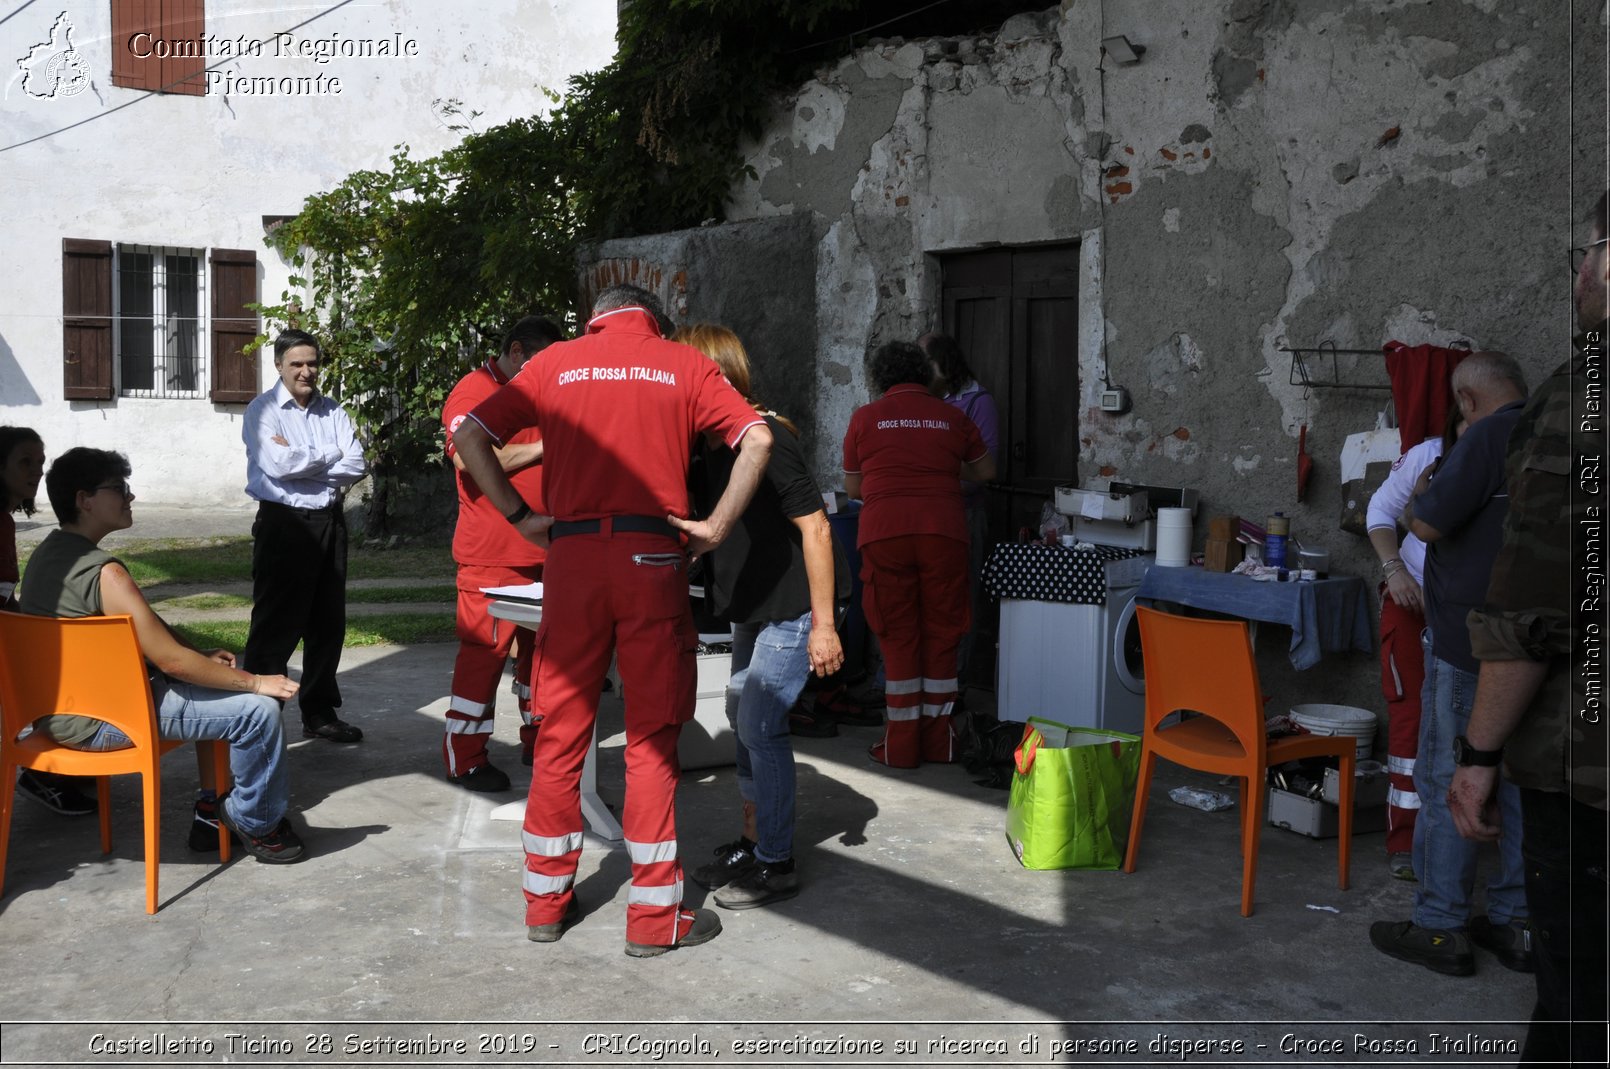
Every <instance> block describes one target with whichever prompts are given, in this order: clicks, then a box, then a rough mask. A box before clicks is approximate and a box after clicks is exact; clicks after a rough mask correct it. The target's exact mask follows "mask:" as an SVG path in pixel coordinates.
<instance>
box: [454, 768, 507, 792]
mask: <svg viewBox="0 0 1610 1069" xmlns="http://www.w3.org/2000/svg"><path fill="white" fill-rule="evenodd" d="M447 782H449V783H451V784H453V785H455V786H458V787H463V788H464V789H465V790H466V791H475V792H476V793H477V794H492V793H495V792H497V791H506V790H508V789H509V777H508V774H507V773H505V772H503V771H502V770H500V769H498V768H497V767H495V766H493V765H492V764H490V763H489V764H484V765H476V766H475V767H474V768H472V769H470V770H469V771H468V772H466V773H464V774H463V775H462V776H448V777H447Z"/></svg>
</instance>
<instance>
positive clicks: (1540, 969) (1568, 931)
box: [1521, 790, 1607, 1065]
mask: <svg viewBox="0 0 1610 1069" xmlns="http://www.w3.org/2000/svg"><path fill="white" fill-rule="evenodd" d="M1521 828H1522V834H1521V853H1522V855H1523V856H1524V857H1525V859H1526V904H1527V907H1528V908H1529V909H1530V910H1531V915H1532V932H1533V939H1534V943H1533V953H1534V954H1535V955H1536V959H1537V1006H1536V1008H1535V1009H1534V1010H1533V1011H1532V1025H1531V1028H1529V1029H1528V1030H1527V1032H1526V1047H1525V1049H1524V1050H1523V1051H1522V1052H1521V1062H1522V1063H1523V1064H1526V1063H1533V1062H1569V1063H1570V1064H1573V1065H1575V1064H1582V1065H1603V1064H1604V1061H1605V1017H1606V1003H1605V1000H1606V990H1605V983H1606V981H1605V938H1606V933H1605V924H1606V919H1605V911H1606V907H1607V895H1606V883H1605V829H1606V825H1605V811H1604V810H1602V809H1595V808H1593V807H1592V806H1589V805H1584V804H1582V803H1581V802H1578V801H1576V800H1574V799H1573V798H1571V796H1570V795H1567V794H1556V793H1553V792H1550V791H1534V790H1522V791H1521Z"/></svg>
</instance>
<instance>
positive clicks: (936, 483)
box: [844, 342, 995, 768]
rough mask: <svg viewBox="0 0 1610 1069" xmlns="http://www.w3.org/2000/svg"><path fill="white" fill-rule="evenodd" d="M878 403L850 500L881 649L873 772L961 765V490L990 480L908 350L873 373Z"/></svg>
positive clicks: (964, 595)
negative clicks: (882, 712) (880, 767)
mask: <svg viewBox="0 0 1610 1069" xmlns="http://www.w3.org/2000/svg"><path fill="white" fill-rule="evenodd" d="M867 373H868V376H869V378H870V379H871V385H872V388H873V389H874V390H876V391H877V392H878V393H879V394H880V395H881V396H880V397H879V398H878V399H877V400H876V401H873V402H872V403H871V404H867V405H863V406H862V407H860V408H858V409H856V410H855V413H854V414H853V415H851V416H850V427H849V430H848V431H847V432H846V433H845V435H844V489H845V490H846V491H847V492H848V493H849V495H850V496H851V497H858V498H861V499H862V500H863V501H864V502H865V504H864V505H863V507H862V509H861V522H860V532H859V535H858V540H857V541H858V545H859V547H860V550H861V580H862V582H863V583H865V591H864V594H863V602H862V607H863V608H864V610H865V612H866V618H867V624H868V626H870V627H871V628H872V631H873V633H874V634H876V635H877V636H878V642H879V644H880V645H881V647H882V649H883V666H884V676H885V683H884V696H885V700H886V702H887V708H888V714H887V721H886V723H885V725H884V734H883V740H882V741H881V742H878V743H877V744H876V745H874V746H873V747H872V750H871V757H872V759H873V760H874V761H878V762H880V763H882V764H886V765H891V766H893V767H896V768H916V767H917V765H919V764H920V763H921V762H923V761H953V760H955V744H954V743H955V736H954V733H953V731H952V727H951V709H952V707H953V706H954V704H955V701H956V694H957V687H956V647H957V645H958V644H959V643H960V642H961V638H962V636H963V635H965V634H966V633H967V627H968V623H969V620H970V618H971V615H972V614H971V612H970V611H969V606H968V591H967V521H966V517H965V512H964V509H963V507H962V491H961V480H963V479H969V480H971V481H973V482H987V481H989V480H990V479H992V478H994V477H995V458H994V457H993V456H992V455H991V454H990V451H989V449H988V448H986V447H985V445H984V439H983V437H982V436H981V435H980V434H979V432H978V427H977V426H976V425H975V424H974V423H973V421H972V420H970V419H968V418H967V417H966V415H964V414H963V413H961V412H960V411H958V410H957V409H955V408H954V407H952V406H950V405H948V404H946V403H945V402H944V401H941V400H940V399H939V398H937V397H935V396H933V395H932V394H931V393H929V392H928V384H929V383H930V382H931V381H932V379H933V365H932V363H931V362H930V360H929V359H928V354H927V353H925V352H923V351H922V349H921V348H920V347H918V346H916V345H913V344H911V343H910V342H889V343H887V344H885V345H882V346H880V347H879V348H878V349H877V350H876V351H875V352H874V353H873V354H872V358H871V359H870V360H869V361H868V364H867Z"/></svg>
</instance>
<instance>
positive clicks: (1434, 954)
mask: <svg viewBox="0 0 1610 1069" xmlns="http://www.w3.org/2000/svg"><path fill="white" fill-rule="evenodd" d="M1370 942H1372V943H1374V944H1375V947H1376V949H1377V950H1380V951H1382V952H1383V953H1387V954H1390V955H1392V956H1393V957H1394V958H1397V959H1399V960H1400V961H1411V962H1413V963H1414V964H1416V965H1424V966H1425V967H1426V968H1428V969H1430V970H1431V971H1432V972H1440V973H1443V974H1445V975H1448V976H1469V975H1471V974H1472V973H1474V972H1475V971H1476V955H1475V954H1473V953H1472V952H1471V950H1470V937H1469V936H1467V935H1466V934H1465V933H1464V932H1456V931H1454V930H1452V929H1450V928H1422V927H1420V926H1419V925H1418V924H1415V923H1414V922H1413V921H1376V922H1375V923H1374V924H1372V925H1370Z"/></svg>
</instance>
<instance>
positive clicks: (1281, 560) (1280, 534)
mask: <svg viewBox="0 0 1610 1069" xmlns="http://www.w3.org/2000/svg"><path fill="white" fill-rule="evenodd" d="M1289 537H1291V520H1289V519H1288V518H1287V517H1286V514H1285V513H1284V512H1277V513H1275V514H1274V515H1273V516H1270V517H1269V522H1268V523H1266V524H1265V525H1264V537H1263V562H1264V563H1265V564H1267V565H1268V566H1269V567H1271V568H1284V567H1285V566H1286V539H1287V538H1289Z"/></svg>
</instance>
